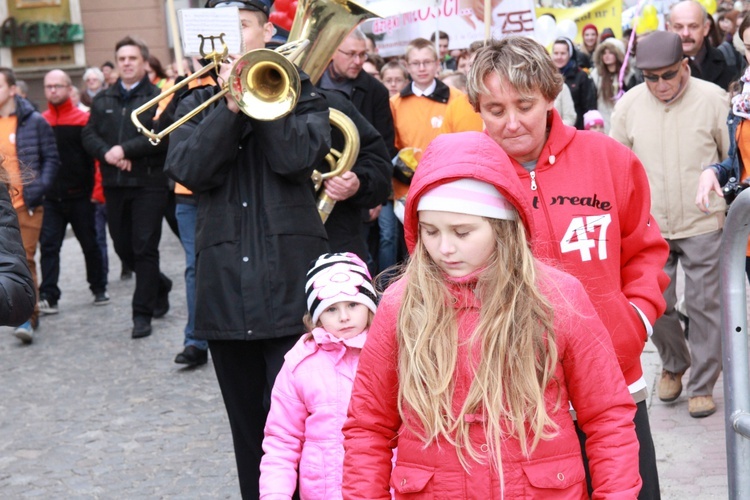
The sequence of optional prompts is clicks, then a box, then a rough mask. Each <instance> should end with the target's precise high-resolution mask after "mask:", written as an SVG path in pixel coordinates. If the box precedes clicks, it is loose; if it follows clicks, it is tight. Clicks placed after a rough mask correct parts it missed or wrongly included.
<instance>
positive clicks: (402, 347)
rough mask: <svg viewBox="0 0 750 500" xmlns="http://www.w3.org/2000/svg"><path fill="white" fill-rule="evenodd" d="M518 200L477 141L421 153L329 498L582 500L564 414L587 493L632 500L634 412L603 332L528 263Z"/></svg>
mask: <svg viewBox="0 0 750 500" xmlns="http://www.w3.org/2000/svg"><path fill="white" fill-rule="evenodd" d="M522 132H523V131H522V130H519V132H518V139H517V140H525V137H524V136H523V133H522ZM523 189H524V188H523V187H522V186H521V184H520V181H519V180H518V176H517V174H516V172H515V171H514V168H513V166H512V165H511V162H510V160H509V159H508V157H507V156H506V154H505V153H504V152H503V151H502V150H501V149H500V147H499V146H498V145H497V143H496V142H495V141H494V140H492V139H490V138H489V137H488V136H487V135H485V134H481V133H475V132H467V133H460V134H446V135H442V136H440V137H438V138H437V139H435V140H434V141H433V142H432V143H431V144H430V146H429V147H428V148H427V150H426V151H425V154H424V155H423V157H422V161H421V162H420V164H419V168H418V169H417V171H416V173H415V175H414V178H413V180H412V183H411V186H410V189H409V195H408V199H407V200H408V201H407V205H406V213H405V223H404V230H405V236H406V241H407V246H408V248H409V252H410V255H411V256H410V260H409V262H408V264H407V266H406V269H405V271H404V275H403V276H402V278H401V279H400V280H399V281H398V282H396V283H395V284H394V285H392V286H391V287H390V288H389V289H388V290H387V291H386V293H385V294H384V296H383V297H382V299H381V302H380V305H379V308H378V313H377V314H376V315H375V319H374V320H373V324H372V326H371V327H370V330H369V334H368V340H367V345H366V346H365V348H364V350H363V352H362V356H361V359H360V364H359V371H358V373H357V378H356V380H355V383H354V388H353V391H352V397H351V403H350V406H349V418H348V419H347V421H346V424H345V425H344V436H345V441H344V448H345V450H346V455H345V459H344V485H343V493H344V498H347V499H350V498H352V499H353V498H361V499H368V500H373V499H387V498H390V492H389V489H390V488H391V487H392V488H393V489H394V490H395V496H396V498H409V499H415V498H430V499H462V498H476V499H483V500H484V499H500V498H506V499H519V498H539V499H545V500H546V499H550V498H555V499H558V498H565V499H583V498H588V495H587V490H586V481H585V474H584V467H583V462H582V458H581V449H580V445H579V442H578V438H577V436H576V430H575V427H574V425H573V419H572V417H571V415H570V411H569V408H570V404H571V403H572V404H573V406H574V407H575V409H576V412H577V418H578V423H579V425H580V426H581V428H582V429H583V431H584V432H585V433H586V436H587V437H588V440H587V443H586V450H587V452H588V457H589V465H590V469H591V474H592V479H593V488H594V492H593V497H594V498H617V499H635V498H636V497H637V495H638V491H639V489H640V487H641V479H640V476H639V473H638V441H637V439H636V435H635V431H634V427H633V416H634V414H635V409H636V407H635V404H634V403H633V399H632V397H630V395H629V394H628V390H627V387H626V385H625V381H624V380H623V376H622V372H621V370H620V368H619V366H618V364H617V360H616V359H615V355H614V349H613V347H612V342H611V340H610V336H609V334H608V333H607V330H606V329H605V328H604V326H603V325H602V323H601V321H600V320H599V318H598V316H597V315H596V313H595V311H594V309H593V306H592V305H591V302H590V301H589V299H588V296H587V295H586V292H585V291H584V289H583V287H582V285H581V284H580V283H579V282H578V280H576V279H575V278H574V277H572V276H570V275H569V274H567V273H564V272H562V271H558V270H556V269H553V268H551V267H549V266H546V265H544V264H542V263H541V262H539V261H537V260H535V259H534V257H533V256H532V253H531V249H530V246H529V242H528V239H527V238H528V237H529V235H531V234H534V232H533V228H532V227H531V225H532V220H533V218H532V215H531V210H532V208H531V206H529V205H528V204H527V202H526V201H525V200H526V196H525V193H524V192H523ZM531 244H533V242H531ZM396 446H397V447H398V456H397V459H396V465H395V468H393V469H392V468H391V451H392V449H393V448H395V447H396Z"/></svg>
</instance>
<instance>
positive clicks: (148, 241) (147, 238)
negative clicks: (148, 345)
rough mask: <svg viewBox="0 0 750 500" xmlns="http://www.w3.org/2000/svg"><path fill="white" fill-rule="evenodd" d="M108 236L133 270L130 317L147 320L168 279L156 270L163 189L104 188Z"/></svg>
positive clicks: (123, 259) (165, 204)
mask: <svg viewBox="0 0 750 500" xmlns="http://www.w3.org/2000/svg"><path fill="white" fill-rule="evenodd" d="M104 196H105V198H106V200H107V223H108V224H109V234H110V236H111V237H112V242H113V243H114V246H115V251H116V252H117V255H119V256H120V259H122V261H123V263H124V264H126V265H127V266H128V267H129V268H130V269H132V270H133V271H135V291H134V292H133V317H135V316H142V317H147V318H151V317H152V316H153V315H154V307H156V301H157V298H158V296H159V293H160V292H164V290H165V289H167V288H168V286H169V279H168V278H167V277H166V276H164V275H163V274H161V272H160V271H159V241H160V240H161V225H162V222H161V221H162V218H163V217H164V211H165V209H166V207H167V188H166V187H163V188H161V187H127V188H121V187H116V188H109V187H106V188H104Z"/></svg>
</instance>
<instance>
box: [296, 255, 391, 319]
mask: <svg viewBox="0 0 750 500" xmlns="http://www.w3.org/2000/svg"><path fill="white" fill-rule="evenodd" d="M305 294H306V295H307V309H308V311H310V315H311V316H312V322H313V324H314V325H315V324H317V323H318V319H320V315H321V314H322V313H323V311H325V310H326V309H327V308H328V307H329V306H332V305H333V304H336V303H338V302H358V303H360V304H364V305H365V306H367V308H368V309H370V311H372V312H373V313H375V311H376V309H377V305H376V304H377V301H378V298H377V295H376V294H375V289H374V288H373V286H372V281H371V278H370V272H369V271H368V270H367V264H365V263H364V262H363V261H362V259H360V258H359V257H358V256H357V255H356V254H354V253H351V252H346V253H327V254H323V255H321V256H320V257H318V259H317V260H316V261H315V262H314V263H313V265H312V266H311V267H310V270H309V271H308V272H307V284H306V285H305Z"/></svg>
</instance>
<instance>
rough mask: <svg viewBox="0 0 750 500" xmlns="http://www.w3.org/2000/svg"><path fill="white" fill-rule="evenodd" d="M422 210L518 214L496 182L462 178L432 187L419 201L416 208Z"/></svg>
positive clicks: (498, 216)
mask: <svg viewBox="0 0 750 500" xmlns="http://www.w3.org/2000/svg"><path fill="white" fill-rule="evenodd" d="M422 210H435V211H438V212H454V213H458V214H467V215H478V216H480V217H490V218H491V219H503V220H516V219H517V218H518V212H517V211H516V209H515V207H513V205H512V204H511V203H510V202H509V201H508V200H507V199H506V198H505V197H504V196H503V195H501V194H500V192H499V191H498V190H497V188H496V187H495V186H493V185H492V184H488V183H486V182H482V181H478V180H476V179H459V180H457V181H453V182H448V183H446V184H441V185H440V186H437V187H435V188H433V189H430V190H429V191H427V192H426V193H425V194H423V195H422V197H421V198H420V199H419V203H418V204H417V212H420V211H422Z"/></svg>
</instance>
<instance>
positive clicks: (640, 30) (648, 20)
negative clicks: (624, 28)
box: [635, 4, 659, 35]
mask: <svg viewBox="0 0 750 500" xmlns="http://www.w3.org/2000/svg"><path fill="white" fill-rule="evenodd" d="M658 27H659V15H658V13H657V11H656V7H654V6H653V5H651V4H649V5H646V6H644V7H643V10H642V11H641V15H640V17H639V18H638V19H637V24H636V25H635V33H636V34H637V35H643V34H644V33H650V32H652V31H655V30H656V29H657V28H658Z"/></svg>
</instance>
